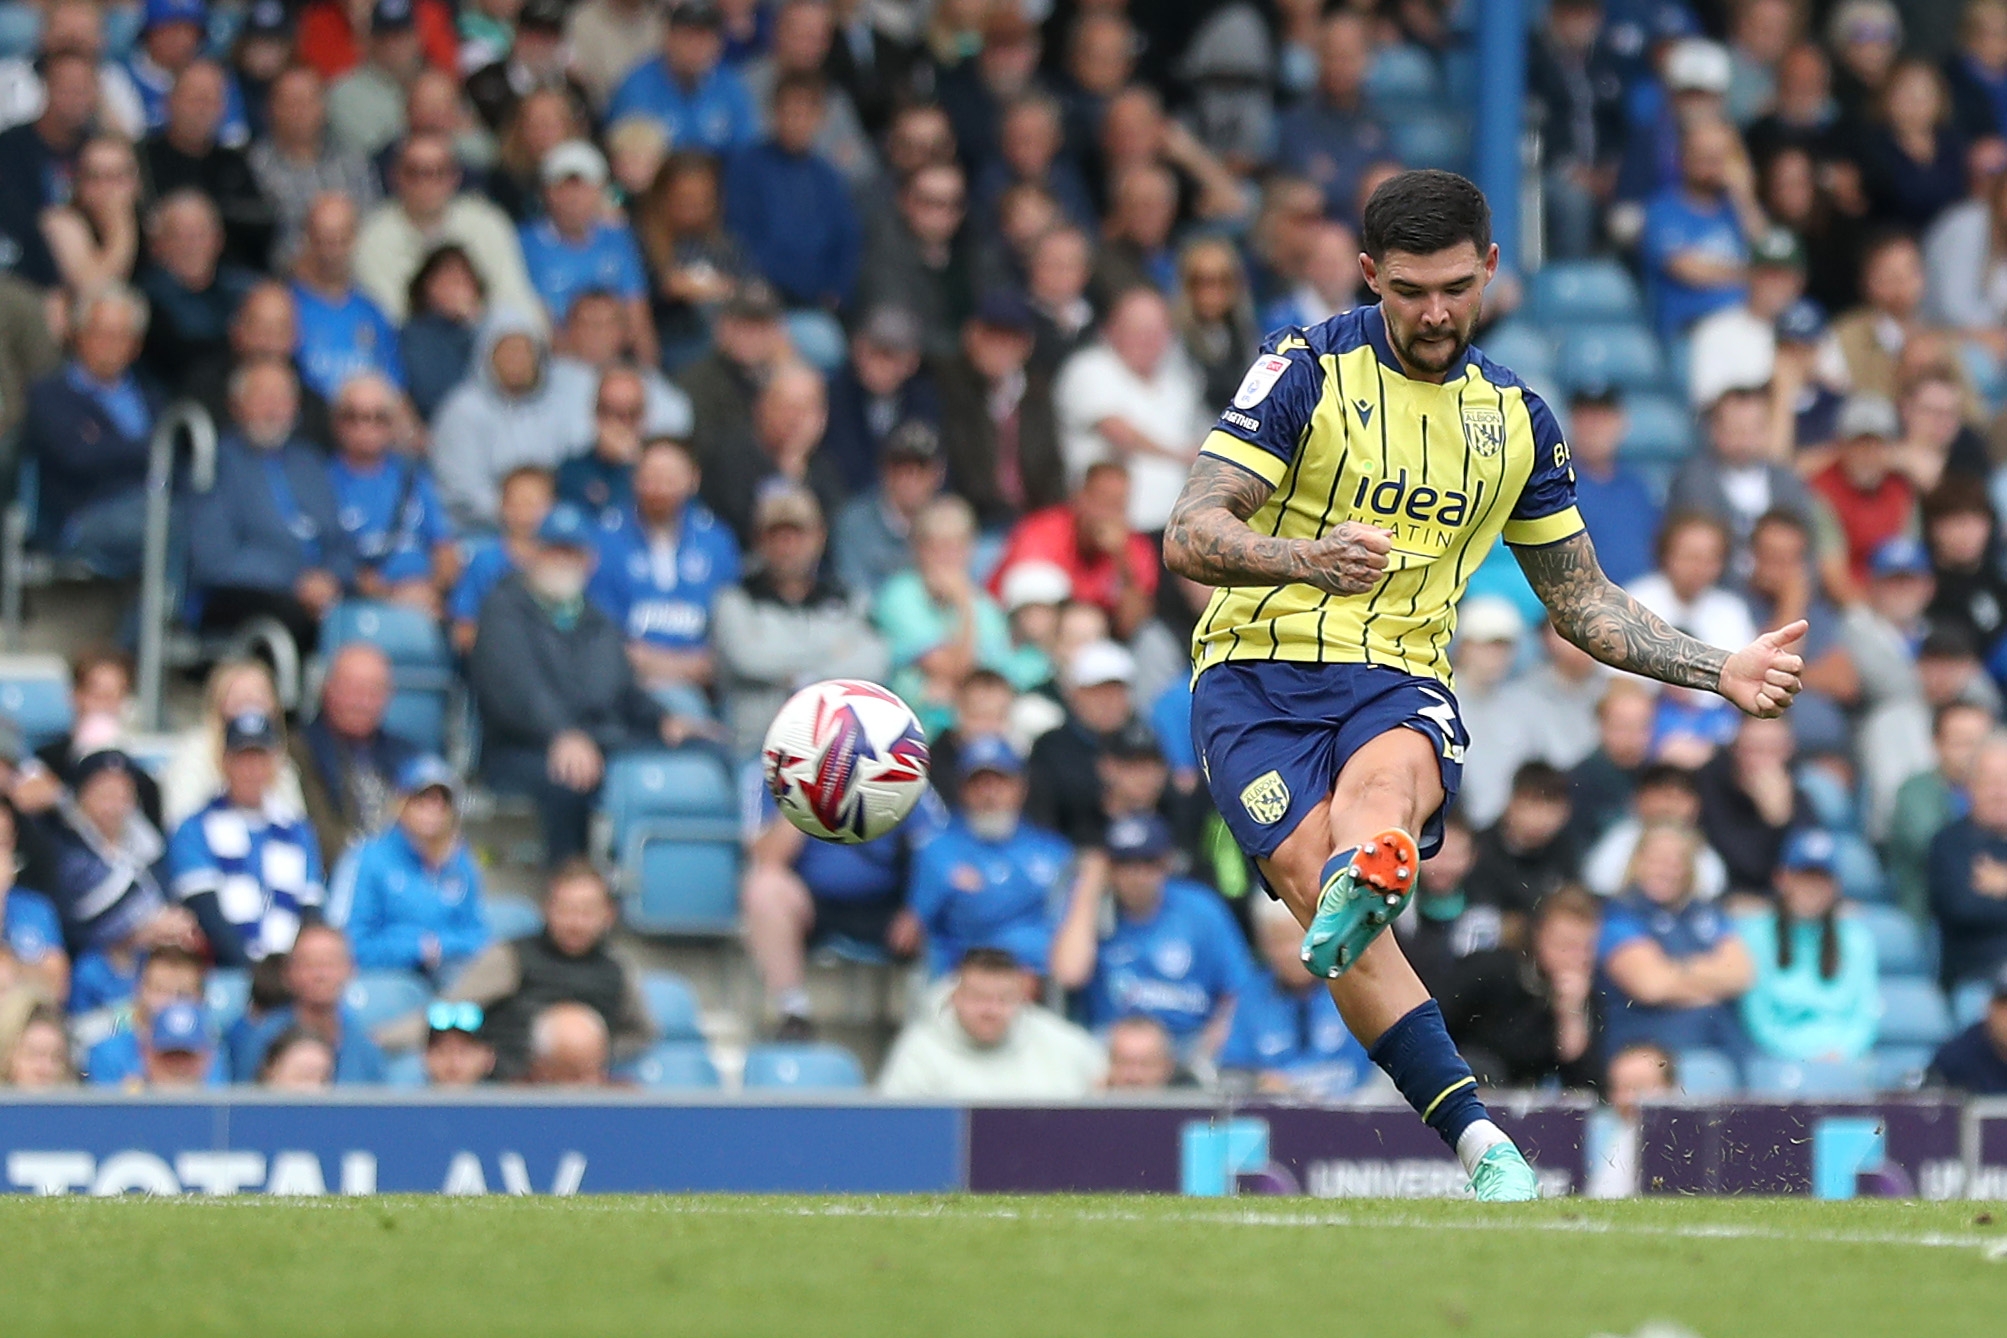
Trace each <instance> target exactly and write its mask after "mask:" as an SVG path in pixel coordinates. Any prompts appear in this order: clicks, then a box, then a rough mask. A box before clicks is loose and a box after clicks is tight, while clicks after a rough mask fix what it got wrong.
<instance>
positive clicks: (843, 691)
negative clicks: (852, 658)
mask: <svg viewBox="0 0 2007 1338" xmlns="http://www.w3.org/2000/svg"><path fill="white" fill-rule="evenodd" d="M760 756H761V761H762V763H763V765H764V766H765V769H766V782H767V792H768V793H770V794H771V795H773V797H774V803H775V804H777V805H779V807H780V811H781V812H782V813H784V814H786V815H787V820H788V821H789V822H791V823H793V824H794V825H795V826H797V827H799V828H800V829H801V830H802V831H804V832H807V833H808V834H809V835H810V836H813V837H816V838H818V839H820V840H823V841H841V842H843V843H845V844H847V845H855V844H857V843H859V842H862V841H871V840H875V839H877V838H878V837H881V836H883V835H885V833H887V832H889V831H891V830H892V829H893V828H894V827H897V826H898V825H899V824H900V823H901V822H904V821H905V820H906V815H907V814H908V813H911V812H912V811H913V806H914V805H915V804H917V803H919V802H920V796H921V795H922V794H924V793H926V790H927V774H928V757H927V738H926V735H925V733H924V732H923V731H922V730H921V729H920V719H919V717H918V716H916V715H914V714H913V708H912V707H910V706H908V705H906V703H905V702H903V701H901V700H900V699H899V697H898V695H897V694H896V693H893V692H890V691H887V690H886V689H884V688H881V687H879V686H878V685H877V684H876V683H865V682H861V681H859V680H857V679H854V678H832V679H829V680H828V681H826V682H822V683H813V684H810V685H809V686H808V687H805V688H803V689H802V690H801V691H800V692H797V693H795V694H794V696H792V697H790V698H788V700H787V705H785V706H783V707H781V709H780V714H779V715H776V716H775V717H774V722H773V724H771V725H769V726H768V727H767V738H766V744H765V746H764V747H763V748H762V749H761V750H760Z"/></svg>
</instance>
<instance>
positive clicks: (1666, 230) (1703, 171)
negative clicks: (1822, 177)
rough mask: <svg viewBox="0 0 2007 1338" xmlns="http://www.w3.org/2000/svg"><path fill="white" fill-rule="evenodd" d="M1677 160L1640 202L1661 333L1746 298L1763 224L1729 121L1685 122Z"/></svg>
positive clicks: (1648, 280) (1650, 291)
mask: <svg viewBox="0 0 2007 1338" xmlns="http://www.w3.org/2000/svg"><path fill="white" fill-rule="evenodd" d="M1679 163H1680V172H1679V180H1678V181H1677V182H1676V183H1675V184H1672V185H1669V186H1666V187H1665V188H1664V189H1663V190H1660V191H1659V192H1658V193H1657V194H1655V195H1653V196H1652V198H1651V201H1650V203H1649V204H1647V205H1646V207H1645V231H1644V238H1643V241H1642V243H1641V245H1642V248H1643V253H1644V261H1645V284H1646V295H1647V297H1648V299H1649V301H1650V305H1651V309H1652V318H1653V321H1654V323H1655V324H1656V325H1657V328H1658V331H1659V336H1660V338H1663V339H1670V338H1672V337H1674V336H1675V335H1680V334H1684V333H1685V332H1686V331H1687V330H1688V329H1690V328H1691V327H1692V325H1693V323H1694V322H1695V321H1697V320H1699V319H1701V318H1702V317H1703V316H1710V315H1712V314H1714V313H1715V312H1717V311H1721V310H1723V309H1725V308H1728V307H1732V306H1734V305H1736V304H1737V303H1738V302H1741V301H1742V300H1743V299H1744V295H1745V291H1746V290H1745V287H1744V284H1745V281H1746V279H1747V276H1748V256H1749V239H1750V238H1751V237H1754V236H1756V235H1758V234H1759V233H1760V232H1761V231H1762V228H1763V211H1762V208H1761V207H1760V206H1759V205H1758V204H1757V202H1756V195H1755V181H1754V178H1753V176H1752V174H1751V172H1750V170H1749V162H1748V158H1747V156H1746V155H1745V154H1744V152H1743V149H1742V145H1741V143H1740V141H1738V140H1737V138H1736V135H1735V130H1734V128H1733V127H1731V126H1730V125H1728V124H1727V123H1726V122H1724V121H1719V120H1703V121H1697V122H1694V123H1692V124H1690V125H1688V126H1687V127H1686V128H1685V130H1684V131H1683V132H1682V134H1681V136H1680V150H1679Z"/></svg>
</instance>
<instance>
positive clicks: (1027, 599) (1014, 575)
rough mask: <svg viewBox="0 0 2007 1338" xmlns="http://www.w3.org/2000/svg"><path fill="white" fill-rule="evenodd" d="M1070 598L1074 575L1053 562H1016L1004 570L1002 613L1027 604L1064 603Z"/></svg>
mask: <svg viewBox="0 0 2007 1338" xmlns="http://www.w3.org/2000/svg"><path fill="white" fill-rule="evenodd" d="M1071 598H1073V578H1072V577H1071V576H1068V575H1067V574H1066V568H1064V567H1062V566H1060V565H1059V564H1058V563H1056V562H1035V561H1034V562H1019V563H1015V564H1013V565H1012V567H1011V569H1010V570H1009V571H1007V572H1005V573H1004V578H1003V606H1004V612H1006V613H1016V612H1017V611H1018V610H1019V609H1021V608H1023V607H1025V606H1026V605H1027V604H1064V603H1065V602H1066V601H1067V600H1069V599H1071Z"/></svg>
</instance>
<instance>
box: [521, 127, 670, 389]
mask: <svg viewBox="0 0 2007 1338" xmlns="http://www.w3.org/2000/svg"><path fill="white" fill-rule="evenodd" d="M539 175H540V176H541V177H542V180H543V188H544V189H543V196H544V216H543V217H542V218H540V219H538V220H536V221H535V222H533V223H525V224H524V225H523V227H522V232H521V237H520V240H521V243H522V249H523V262H524V264H525V265H526V266H527V267H528V269H529V274H530V282H531V284H532V285H534V286H535V288H536V291H537V296H538V297H539V298H541V299H542V300H543V304H544V309H545V311H546V312H548V313H549V315H550V318H551V320H552V321H553V323H557V324H562V323H563V322H564V321H565V320H566V319H567V318H568V317H569V316H570V315H571V307H572V303H573V302H574V301H576V300H577V298H578V296H579V294H581V293H584V292H587V291H603V292H609V293H612V294H613V295H614V296H616V297H618V298H619V299H620V301H621V305H622V309H623V315H624V316H625V318H626V322H627V331H628V335H629V337H630V338H631V339H632V340H633V342H634V344H635V356H636V358H637V359H638V360H639V361H640V362H641V363H642V365H644V366H652V365H653V364H654V362H655V356H656V350H655V327H654V325H653V323H651V322H650V320H649V319H648V278H647V276H646V275H645V274H644V273H643V272H642V268H641V251H640V249H639V248H638V247H636V246H635V244H634V234H633V232H632V231H630V230H629V228H628V226H627V224H626V223H625V222H622V221H616V220H614V219H612V218H610V217H608V214H607V208H606V159H605V158H604V157H602V156H601V155H600V152H599V150H598V149H596V148H594V147H593V146H592V145H591V144H589V143H587V142H586V141H584V140H582V139H570V140H566V141H565V142H564V143H562V144H560V145H558V146H557V147H556V148H554V149H552V150H551V151H550V152H549V153H547V154H545V155H544V160H543V164H542V166H541V167H540V168H539Z"/></svg>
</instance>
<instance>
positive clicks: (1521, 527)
mask: <svg viewBox="0 0 2007 1338" xmlns="http://www.w3.org/2000/svg"><path fill="white" fill-rule="evenodd" d="M1520 393H1521V394H1522V395H1523V396H1524V397H1525V400H1526V416H1527V419H1528V420H1529V423H1530V426H1531V428H1532V432H1533V471H1532V472H1531V473H1530V474H1528V475H1527V476H1526V486H1525V487H1523V488H1521V489H1520V491H1519V500H1518V501H1517V502H1516V503H1514V504H1513V508H1512V518H1511V519H1510V520H1508V521H1506V522H1505V542H1507V543H1509V544H1517V545H1520V546H1521V547H1525V548H1539V547H1541V546H1542V545H1545V544H1555V543H1559V542H1561V541H1562V540H1563V539H1569V538H1573V537H1574V536H1575V535H1577V534H1580V533H1581V532H1582V529H1583V525H1582V513H1581V512H1580V511H1578V510H1577V509H1576V507H1575V466H1574V464H1573V463H1572V462H1571V458H1570V456H1569V454H1568V443H1567V442H1566V441H1565V440H1563V439H1562V436H1561V425H1560V424H1559V423H1557V422H1555V421H1554V411H1553V410H1552V409H1549V408H1548V407H1547V402H1546V401H1545V400H1543V399H1541V398H1540V397H1539V396H1538V395H1536V394H1534V393H1533V392H1532V391H1530V390H1523V389H1522V390H1521V392H1520Z"/></svg>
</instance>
